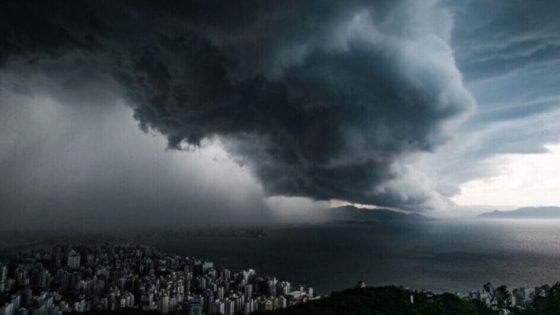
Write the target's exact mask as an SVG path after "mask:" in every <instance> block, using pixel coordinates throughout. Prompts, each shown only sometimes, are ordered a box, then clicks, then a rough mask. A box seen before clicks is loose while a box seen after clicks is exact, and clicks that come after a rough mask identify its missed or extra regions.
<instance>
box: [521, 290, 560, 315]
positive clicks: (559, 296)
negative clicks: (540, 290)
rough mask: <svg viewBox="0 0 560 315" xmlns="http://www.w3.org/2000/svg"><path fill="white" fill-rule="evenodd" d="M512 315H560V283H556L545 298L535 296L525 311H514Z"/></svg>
mask: <svg viewBox="0 0 560 315" xmlns="http://www.w3.org/2000/svg"><path fill="white" fill-rule="evenodd" d="M513 314H514V315H541V314H547V315H548V314H550V315H560V283H556V284H555V285H554V286H552V288H550V291H549V292H548V294H547V295H546V296H536V297H535V298H534V299H533V302H532V303H531V304H530V305H529V306H528V307H527V308H526V309H525V310H514V312H513Z"/></svg>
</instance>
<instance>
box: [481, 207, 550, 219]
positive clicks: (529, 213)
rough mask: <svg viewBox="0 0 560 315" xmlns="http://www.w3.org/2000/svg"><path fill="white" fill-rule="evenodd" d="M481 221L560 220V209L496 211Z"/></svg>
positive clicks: (537, 208) (482, 216) (484, 215)
mask: <svg viewBox="0 0 560 315" xmlns="http://www.w3.org/2000/svg"><path fill="white" fill-rule="evenodd" d="M478 218H481V219H560V207H525V208H519V209H515V210H510V211H499V210H495V211H492V212H486V213H483V214H481V215H479V216H478Z"/></svg>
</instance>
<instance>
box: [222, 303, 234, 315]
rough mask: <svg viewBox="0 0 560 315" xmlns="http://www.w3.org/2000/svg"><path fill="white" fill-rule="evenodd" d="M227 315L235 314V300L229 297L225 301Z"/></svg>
mask: <svg viewBox="0 0 560 315" xmlns="http://www.w3.org/2000/svg"><path fill="white" fill-rule="evenodd" d="M224 314H225V315H234V314H235V302H234V301H232V300H230V299H228V300H226V302H225V312H224Z"/></svg>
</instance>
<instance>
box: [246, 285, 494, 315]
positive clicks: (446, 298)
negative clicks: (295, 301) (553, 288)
mask: <svg viewBox="0 0 560 315" xmlns="http://www.w3.org/2000/svg"><path fill="white" fill-rule="evenodd" d="M411 295H413V296H414V303H411V300H410V296H411ZM255 314H259V315H267V314H268V315H270V313H255ZM273 314H278V315H300V314H301V315H304V314H305V315H331V314H332V315H344V314H348V315H350V314H352V315H389V314H391V315H393V314H394V315H400V314H402V315H415V314H418V315H424V314H433V315H467V314H468V315H475V314H478V315H484V314H498V312H496V311H492V310H491V309H489V308H488V307H486V306H485V305H483V304H482V303H480V302H478V301H466V300H463V299H461V298H459V297H457V296H456V295H453V294H449V293H445V294H440V295H431V294H428V293H423V292H414V291H410V290H407V289H403V288H398V287H380V288H369V287H368V288H356V289H349V290H345V291H342V292H335V293H332V294H331V295H330V297H328V298H324V299H321V300H317V301H313V302H309V303H306V304H302V305H296V306H293V307H290V308H287V309H283V310H278V311H276V312H274V313H273Z"/></svg>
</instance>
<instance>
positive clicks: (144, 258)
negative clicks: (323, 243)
mask: <svg viewBox="0 0 560 315" xmlns="http://www.w3.org/2000/svg"><path fill="white" fill-rule="evenodd" d="M319 298H320V297H319V296H315V295H314V292H313V288H312V287H308V286H303V285H298V286H292V285H291V284H290V283H289V282H287V281H278V280H277V279H276V278H274V277H261V276H259V275H257V273H256V272H255V270H252V269H249V270H245V271H241V272H236V273H234V272H232V271H231V270H229V269H227V268H224V267H221V266H216V265H214V264H213V263H212V262H208V261H202V260H198V259H194V258H189V257H180V256H176V255H166V254H163V253H161V252H160V251H158V250H156V249H154V248H151V247H148V246H140V245H130V244H124V245H109V244H104V245H99V246H76V247H68V246H55V247H54V248H52V250H33V251H25V252H20V253H17V254H15V255H11V256H9V258H7V259H5V260H4V261H1V262H0V315H16V314H17V315H56V314H63V313H70V312H75V313H84V312H95V311H114V310H122V309H136V310H141V311H156V312H160V313H163V314H167V313H177V312H181V313H183V314H188V315H200V314H223V315H234V314H249V313H252V312H256V311H259V312H260V311H273V310H276V309H280V308H286V307H288V306H291V305H295V304H301V303H306V302H307V301H310V300H315V299H319Z"/></svg>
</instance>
